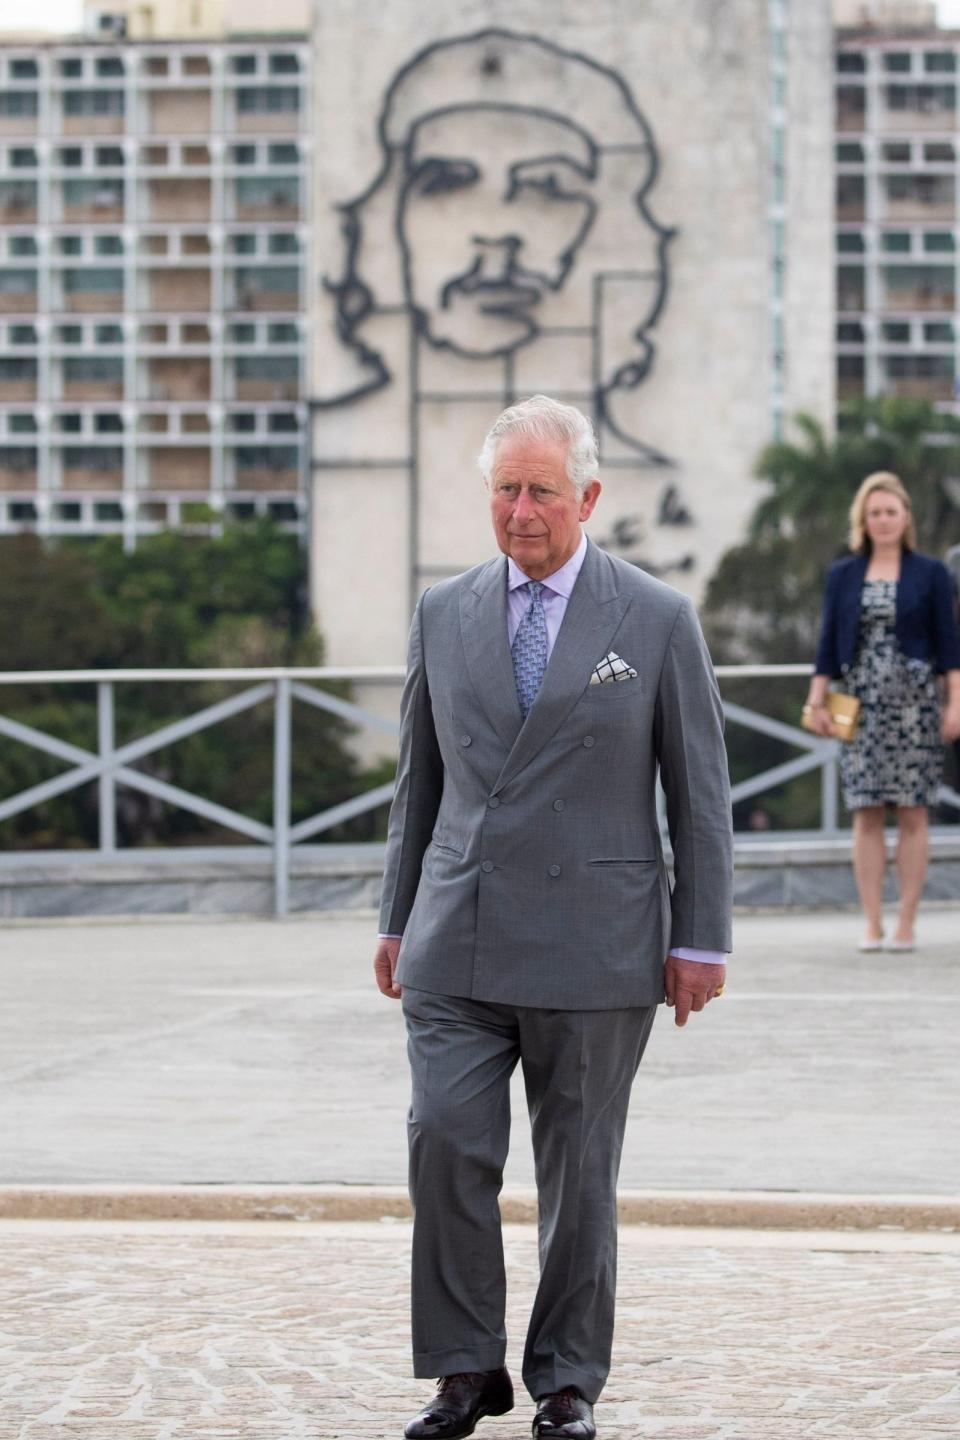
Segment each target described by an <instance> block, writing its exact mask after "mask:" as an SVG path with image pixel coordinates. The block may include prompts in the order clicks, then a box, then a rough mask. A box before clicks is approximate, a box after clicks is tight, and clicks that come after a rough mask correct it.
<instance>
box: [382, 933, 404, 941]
mask: <svg viewBox="0 0 960 1440" xmlns="http://www.w3.org/2000/svg"><path fill="white" fill-rule="evenodd" d="M377 939H378V940H402V939H403V936H402V935H384V934H383V932H382V931H381V933H380V934H379V935H378V936H377Z"/></svg>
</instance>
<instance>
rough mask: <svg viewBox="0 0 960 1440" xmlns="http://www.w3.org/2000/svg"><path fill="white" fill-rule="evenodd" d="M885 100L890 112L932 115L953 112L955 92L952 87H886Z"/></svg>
mask: <svg viewBox="0 0 960 1440" xmlns="http://www.w3.org/2000/svg"><path fill="white" fill-rule="evenodd" d="M886 99H887V108H888V109H890V110H898V111H913V112H914V113H915V114H918V115H933V114H935V113H937V112H942V111H946V110H955V109H956V104H957V91H956V86H954V85H888V86H887V90H886Z"/></svg>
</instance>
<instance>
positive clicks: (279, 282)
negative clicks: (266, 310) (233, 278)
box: [237, 265, 300, 310]
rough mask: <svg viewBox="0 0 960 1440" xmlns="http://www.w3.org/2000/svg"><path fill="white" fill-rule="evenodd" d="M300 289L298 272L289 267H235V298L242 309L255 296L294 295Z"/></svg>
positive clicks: (247, 307) (247, 306)
mask: <svg viewBox="0 0 960 1440" xmlns="http://www.w3.org/2000/svg"><path fill="white" fill-rule="evenodd" d="M299 289H300V271H299V270H295V269H293V268H292V266H289V265H242V266H238V267H237V297H238V299H239V301H240V303H241V304H242V306H243V308H244V309H245V310H246V309H249V308H250V305H249V304H248V303H245V301H246V302H249V301H252V300H253V299H254V298H255V297H256V296H257V295H263V294H276V293H278V292H280V291H282V292H283V293H284V294H296V293H297V292H298V291H299Z"/></svg>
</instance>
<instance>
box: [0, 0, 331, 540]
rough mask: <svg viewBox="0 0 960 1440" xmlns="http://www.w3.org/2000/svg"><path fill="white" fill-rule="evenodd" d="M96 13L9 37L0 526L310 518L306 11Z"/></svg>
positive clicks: (3, 76) (2, 96) (3, 149)
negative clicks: (166, 26)
mask: <svg viewBox="0 0 960 1440" xmlns="http://www.w3.org/2000/svg"><path fill="white" fill-rule="evenodd" d="M198 13H199V12H198ZM137 14H138V16H139V19H140V24H139V31H141V32H145V33H147V34H149V33H150V31H151V30H152V29H153V28H154V27H153V24H152V18H151V13H150V12H149V10H148V8H147V7H145V6H139V7H138V10H137ZM96 18H97V25H96V27H95V28H96V33H97V35H98V36H103V35H105V36H106V38H96V39H93V38H86V39H71V40H68V41H62V42H52V41H50V42H43V43H40V42H37V41H35V40H34V41H31V42H30V43H17V42H16V41H15V40H13V39H8V40H0V533H4V532H7V533H9V532H11V531H16V530H19V529H23V528H30V529H36V530H37V531H39V532H40V533H42V534H48V535H53V534H55V535H68V534H90V533H119V534H122V535H123V536H124V538H125V541H126V543H127V544H128V545H130V546H132V545H135V543H136V538H137V536H138V535H141V534H145V533H150V532H152V531H155V530H157V529H161V528H163V527H165V526H178V527H191V526H196V527H199V528H200V529H202V530H208V529H210V527H216V526H217V525H218V524H219V523H220V522H221V521H222V519H223V518H224V517H235V518H242V517H250V516H253V515H261V514H266V515H271V516H273V517H274V518H276V519H278V520H280V521H282V522H284V523H285V524H288V525H290V526H291V527H294V528H297V529H303V528H304V527H305V516H306V509H307V479H308V477H307V456H306V439H307V427H306V414H307V412H306V389H305V385H306V362H307V320H306V300H307V295H308V282H307V273H306V266H307V263H308V256H309V186H308V174H309V168H308V160H307V152H308V148H309V140H308V134H307V130H308V117H309V108H310V106H309V85H310V47H309V43H308V41H307V39H306V35H305V33H301V34H289V33H288V34H270V33H262V34H254V35H252V36H245V37H243V38H241V37H239V36H238V37H236V38H234V37H233V36H226V37H223V36H218V35H214V36H210V35H199V36H198V37H197V38H189V36H188V37H187V38H177V39H170V38H164V39H149V38H146V39H137V38H131V34H130V33H128V27H127V25H126V21H125V20H124V18H123V17H118V18H117V20H116V22H115V23H111V24H106V23H104V17H103V16H102V15H99V16H97V17H96ZM107 19H108V20H109V19H110V17H109V16H107ZM261 23H262V21H261ZM130 29H131V30H132V31H133V32H134V34H136V33H138V32H137V27H136V26H133V27H130Z"/></svg>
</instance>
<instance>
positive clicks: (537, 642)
mask: <svg viewBox="0 0 960 1440" xmlns="http://www.w3.org/2000/svg"><path fill="white" fill-rule="evenodd" d="M523 588H524V590H526V592H527V594H528V595H529V596H530V608H529V610H528V611H527V613H526V614H525V615H524V617H523V619H522V620H521V621H520V624H519V626H518V627H517V633H516V635H514V637H513V644H512V645H511V647H510V653H511V654H512V656H513V673H514V675H515V676H516V681H517V699H518V700H519V701H520V713H521V715H522V716H523V718H524V720H526V718H527V716H528V715H529V713H530V707H531V705H532V704H533V702H534V700H536V698H537V691H538V690H539V689H540V682H541V680H542V679H543V674H544V671H545V670H546V668H547V617H546V616H545V615H544V613H543V601H542V600H541V599H540V592H541V590H542V589H543V585H542V584H541V582H540V581H539V580H528V581H527V583H526V585H524V587H523Z"/></svg>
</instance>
